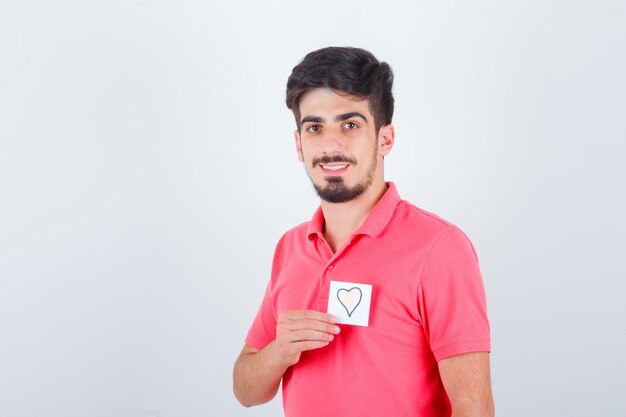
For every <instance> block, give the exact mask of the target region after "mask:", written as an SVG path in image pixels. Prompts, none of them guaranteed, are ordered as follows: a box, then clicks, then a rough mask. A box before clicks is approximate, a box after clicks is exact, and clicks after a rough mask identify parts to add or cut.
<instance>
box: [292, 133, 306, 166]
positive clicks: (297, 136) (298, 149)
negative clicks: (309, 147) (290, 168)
mask: <svg viewBox="0 0 626 417" xmlns="http://www.w3.org/2000/svg"><path fill="white" fill-rule="evenodd" d="M293 138H294V139H295V140H296V152H298V161H300V162H304V156H302V141H301V139H300V132H298V131H297V130H296V131H294V132H293Z"/></svg>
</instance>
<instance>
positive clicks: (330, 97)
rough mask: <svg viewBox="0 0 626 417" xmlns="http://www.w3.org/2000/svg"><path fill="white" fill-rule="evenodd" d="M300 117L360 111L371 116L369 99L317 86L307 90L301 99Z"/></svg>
mask: <svg viewBox="0 0 626 417" xmlns="http://www.w3.org/2000/svg"><path fill="white" fill-rule="evenodd" d="M299 107H300V117H301V118H304V117H306V116H323V115H327V116H335V115H338V114H344V113H349V112H359V113H362V114H364V115H366V116H370V117H371V113H370V111H369V100H367V99H363V98H360V97H355V96H350V95H344V94H338V93H336V92H335V91H333V90H332V89H330V88H315V89H313V90H310V91H307V92H306V93H305V94H304V95H303V96H302V98H301V99H300V105H299Z"/></svg>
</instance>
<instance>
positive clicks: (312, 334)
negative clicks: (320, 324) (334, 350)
mask: <svg viewBox="0 0 626 417" xmlns="http://www.w3.org/2000/svg"><path fill="white" fill-rule="evenodd" d="M282 336H283V338H282V340H283V341H286V342H288V343H298V342H304V341H320V342H330V341H332V340H333V339H334V338H335V336H334V335H332V334H328V333H325V332H318V331H315V330H296V331H292V332H288V333H286V334H284V335H282Z"/></svg>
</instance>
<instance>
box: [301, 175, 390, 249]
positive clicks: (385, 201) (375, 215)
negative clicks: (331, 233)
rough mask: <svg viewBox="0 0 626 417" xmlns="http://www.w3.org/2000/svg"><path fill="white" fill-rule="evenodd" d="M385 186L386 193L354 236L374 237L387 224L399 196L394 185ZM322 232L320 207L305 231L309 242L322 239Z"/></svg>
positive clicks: (322, 224) (322, 217)
mask: <svg viewBox="0 0 626 417" xmlns="http://www.w3.org/2000/svg"><path fill="white" fill-rule="evenodd" d="M386 184H387V187H388V188H387V191H385V193H384V194H383V196H382V197H381V198H380V200H378V203H376V205H375V206H374V208H373V209H372V211H371V212H370V214H368V216H367V218H366V219H365V221H364V222H363V224H362V225H361V227H359V228H358V230H357V231H356V232H354V235H368V236H372V237H376V236H378V235H380V234H381V233H382V231H383V230H384V229H385V227H386V226H387V224H388V223H389V220H390V219H391V216H392V215H393V212H394V211H395V209H396V206H397V205H398V203H399V202H400V195H399V194H398V190H397V189H396V185H395V184H394V183H393V182H387V183H386ZM323 230H324V212H323V211H322V206H320V207H318V208H317V210H316V211H315V214H313V218H312V219H311V221H310V222H309V227H308V229H307V236H308V237H309V240H311V239H312V238H313V237H315V236H320V237H322V236H323V235H324V234H323Z"/></svg>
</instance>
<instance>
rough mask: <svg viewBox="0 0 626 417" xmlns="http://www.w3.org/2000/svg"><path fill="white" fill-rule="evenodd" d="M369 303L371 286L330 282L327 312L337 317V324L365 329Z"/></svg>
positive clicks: (367, 321)
mask: <svg viewBox="0 0 626 417" xmlns="http://www.w3.org/2000/svg"><path fill="white" fill-rule="evenodd" d="M371 301H372V286H371V285H369V284H359V283H356V282H342V281H331V282H330V293H329V294H328V311H327V312H328V314H332V315H333V316H335V317H337V323H343V324H352V325H355V326H365V327H367V326H368V325H369V318H370V304H371Z"/></svg>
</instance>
